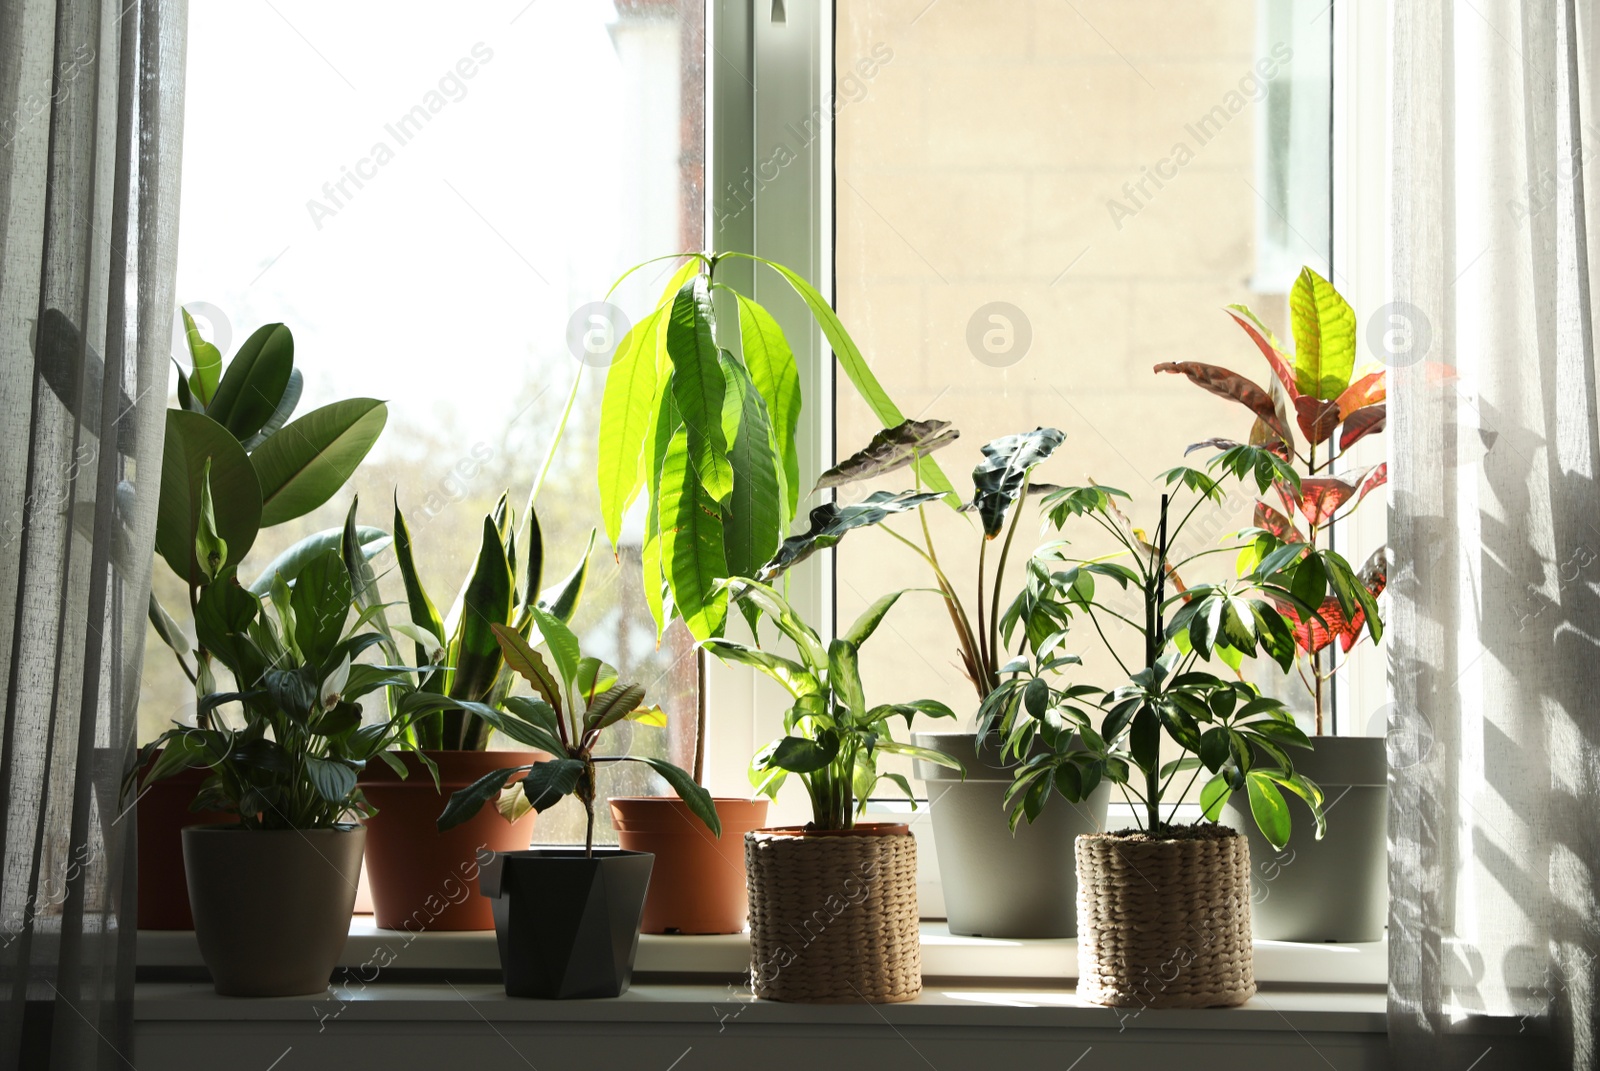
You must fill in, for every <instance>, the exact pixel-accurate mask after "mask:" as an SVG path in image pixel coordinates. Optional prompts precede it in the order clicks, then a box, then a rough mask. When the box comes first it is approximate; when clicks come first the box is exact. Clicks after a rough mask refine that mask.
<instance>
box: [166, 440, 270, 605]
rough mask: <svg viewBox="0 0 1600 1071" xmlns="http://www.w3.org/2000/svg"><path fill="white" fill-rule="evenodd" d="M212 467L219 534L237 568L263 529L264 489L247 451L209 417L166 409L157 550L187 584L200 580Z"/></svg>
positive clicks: (213, 503)
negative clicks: (198, 538)
mask: <svg viewBox="0 0 1600 1071" xmlns="http://www.w3.org/2000/svg"><path fill="white" fill-rule="evenodd" d="M207 460H209V461H210V463H211V491H212V508H213V516H214V518H215V520H216V532H217V535H219V536H221V537H222V539H223V540H224V541H225V542H226V543H227V545H228V562H229V564H233V565H237V564H238V562H239V561H240V560H242V559H243V558H244V556H245V554H246V553H247V552H248V551H249V550H250V547H251V545H252V544H254V543H255V541H256V532H257V531H258V530H259V529H260V527H261V484H260V483H258V482H257V480H256V471H255V468H254V467H253V466H252V465H251V464H250V458H249V456H248V455H247V454H246V453H245V452H244V447H242V446H240V445H239V441H238V440H237V439H235V438H234V437H233V436H232V435H230V434H229V433H228V431H227V429H225V428H224V427H222V426H221V425H220V424H218V423H217V422H216V421H214V420H212V419H211V418H210V417H208V416H204V415H202V414H200V413H189V412H185V411H183V410H182V409H168V410H167V431H166V444H165V446H164V447H163V448H162V453H161V501H160V504H159V505H158V506H157V508H156V551H157V553H159V554H160V555H161V556H162V557H163V558H165V559H166V561H167V564H168V565H170V566H172V571H173V572H175V573H177V574H178V575H179V576H180V577H183V578H184V579H185V580H196V581H198V580H199V579H200V576H201V572H200V565H199V563H198V562H196V561H195V558H194V543H195V534H196V533H197V532H198V531H199V528H200V510H201V505H202V502H201V497H202V496H201V484H202V482H203V481H204V479H205V473H206V462H207Z"/></svg>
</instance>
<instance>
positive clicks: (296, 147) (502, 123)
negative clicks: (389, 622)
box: [141, 0, 705, 840]
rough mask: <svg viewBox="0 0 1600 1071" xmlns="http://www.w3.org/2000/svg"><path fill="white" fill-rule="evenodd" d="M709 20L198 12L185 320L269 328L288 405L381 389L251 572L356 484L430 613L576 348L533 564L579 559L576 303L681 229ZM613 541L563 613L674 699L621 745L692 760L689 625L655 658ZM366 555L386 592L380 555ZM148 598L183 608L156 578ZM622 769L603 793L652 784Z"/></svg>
mask: <svg viewBox="0 0 1600 1071" xmlns="http://www.w3.org/2000/svg"><path fill="white" fill-rule="evenodd" d="M703 18H704V5H703V4H701V3H697V2H694V0H681V2H680V0H581V2H580V0H563V2H562V3H559V4H548V3H535V4H528V3H527V2H526V0H515V2H507V3H496V4H488V5H477V4H473V5H444V4H436V3H422V2H418V3H411V4H409V5H396V4H383V5H378V4H347V5H328V4H322V3H314V2H311V0H276V2H275V3H274V4H271V5H267V4H236V3H231V2H224V0H194V2H193V3H191V5H190V28H189V71H188V77H189V85H188V104H187V115H186V132H187V134H188V151H187V152H186V153H185V159H184V165H185V171H184V177H183V211H182V219H181V234H182V243H181V246H180V254H179V265H178V293H179V296H180V299H181V300H182V301H184V302H185V303H189V304H190V305H191V308H193V309H195V311H197V312H204V311H206V309H207V308H211V309H215V310H219V311H218V312H217V313H215V314H213V315H212V316H208V317H202V320H203V321H205V320H214V321H218V322H213V323H211V324H210V330H211V331H214V332H217V333H219V334H222V335H223V336H226V337H231V341H232V344H233V345H234V346H237V344H238V343H239V342H240V341H242V340H243V338H244V337H245V336H246V335H247V334H248V333H249V331H251V330H253V329H254V328H255V327H257V326H259V325H260V324H263V323H268V322H272V321H279V320H281V321H283V322H284V323H286V324H288V326H289V327H290V329H291V330H292V331H293V332H294V337H295V354H296V364H297V366H298V367H299V368H301V369H302V371H303V372H304V374H305V377H306V391H305V397H304V399H303V400H302V403H301V407H300V410H299V411H300V412H302V413H303V412H306V411H308V410H309V409H311V408H313V407H315V406H317V405H320V404H324V403H326V402H328V401H331V400H334V399H337V398H345V397H351V396H371V397H378V398H383V399H386V400H387V401H388V404H389V422H388V426H387V429H386V430H385V432H384V434H383V437H382V439H381V440H380V441H379V443H378V445H377V447H376V449H375V450H374V451H373V453H372V454H371V456H370V457H369V459H368V461H367V462H366V463H365V464H364V465H363V466H362V468H361V470H360V472H359V473H358V474H357V476H356V478H355V479H354V481H353V482H352V484H351V486H350V487H349V488H348V489H347V490H346V491H345V492H343V493H341V494H340V495H338V496H337V497H336V498H335V500H334V501H333V502H331V503H329V504H328V505H327V506H326V507H324V508H322V509H320V510H318V511H316V513H314V514H313V515H311V516H308V517H306V518H304V519H303V520H300V521H295V522H290V523H288V524H285V525H283V526H281V527H277V528H273V529H269V530H267V531H265V532H263V533H262V535H261V537H260V539H259V540H258V542H257V544H256V546H255V548H254V549H253V550H252V551H251V553H250V556H249V560H248V565H250V566H253V567H254V568H255V569H259V568H261V567H262V566H263V565H264V564H265V563H266V562H268V561H270V560H271V559H272V557H273V555H274V554H275V553H276V552H277V551H279V550H281V549H282V548H283V547H285V546H287V545H288V544H289V543H291V542H292V541H294V540H295V539H298V538H300V537H301V536H303V535H305V534H307V533H309V532H312V531H316V530H318V529H321V528H326V527H329V526H332V525H336V524H338V523H340V522H341V520H342V517H343V511H344V510H345V508H347V506H348V504H349V501H350V494H351V493H352V492H358V493H359V494H360V499H361V519H362V520H363V522H364V523H367V524H371V525H377V526H380V527H383V528H385V529H387V528H388V527H389V526H390V518H391V509H392V506H391V503H392V501H393V496H394V495H395V494H396V493H397V492H398V495H399V500H400V504H401V506H402V508H403V509H404V510H405V513H406V516H407V520H408V522H409V524H410V527H411V530H412V533H413V535H414V537H415V540H416V542H417V544H418V555H419V557H418V569H419V572H420V574H421V577H422V580H423V582H424V584H425V585H426V586H427V587H428V588H429V591H430V594H431V596H432V598H433V601H434V602H435V603H436V604H438V606H439V609H440V611H441V612H444V611H446V609H447V608H448V607H449V605H450V604H451V602H452V601H453V599H454V597H455V594H456V591H457V589H458V587H459V585H460V584H461V582H462V581H463V580H464V579H465V577H466V575H467V574H468V572H469V570H470V568H471V566H472V563H473V560H474V558H475V556H476V552H477V547H478V538H479V535H478V534H479V532H480V531H481V526H482V521H483V516H484V514H485V513H486V512H487V511H488V510H490V509H491V508H492V507H493V506H494V504H495V500H496V499H497V498H498V496H499V495H500V493H501V492H502V491H509V494H510V498H511V505H512V508H513V509H516V510H520V509H521V507H522V503H523V501H524V500H525V499H526V496H527V494H528V490H529V488H530V486H531V485H532V483H533V480H534V477H535V475H536V473H537V471H538V469H539V467H540V465H541V463H542V461H543V459H544V457H545V454H546V451H547V449H548V447H549V445H550V442H551V439H552V437H553V434H554V431H555V428H556V426H557V423H558V421H559V419H560V416H561V412H562V409H563V407H564V405H565V403H566V398H567V394H568V391H569V389H570V388H571V385H572V382H573V378H574V376H576V375H577V374H578V372H579V370H580V368H584V376H583V382H582V385H581V387H580V390H579V394H578V396H577V401H576V405H575V406H574V409H573V414H572V419H571V423H570V424H569V426H568V428H567V432H566V437H565V439H564V441H563V443H562V445H561V449H560V451H559V452H558V454H557V456H556V458H555V461H554V465H553V468H552V469H551V472H550V475H549V479H548V482H547V484H546V486H545V488H544V490H543V491H542V493H541V497H540V499H539V517H540V521H541V524H542V527H543V532H544V541H545V547H546V568H545V574H544V575H545V583H546V584H553V583H555V582H556V581H558V580H559V579H560V578H561V577H563V576H565V575H566V573H567V572H568V571H569V570H570V569H571V568H572V566H573V565H574V564H575V562H576V561H577V558H578V556H579V555H580V554H581V552H582V549H583V545H584V542H585V541H586V540H587V538H588V534H589V529H590V526H591V525H592V524H593V523H594V522H595V518H596V517H597V516H598V508H597V493H596V489H595V478H594V472H595V434H596V419H597V414H598V399H599V396H600V390H601V387H602V384H603V380H604V374H603V370H601V369H596V368H585V367H584V366H583V365H582V364H580V362H579V360H578V359H577V358H576V357H575V356H574V352H573V351H572V350H571V349H569V344H568V341H567V339H568V337H569V321H571V320H572V319H573V317H574V314H575V312H576V311H577V310H580V308H581V307H582V306H584V305H585V304H586V303H588V302H592V301H598V300H600V299H601V298H602V297H603V296H604V295H605V293H606V290H607V288H608V287H609V286H610V284H611V282H612V281H613V279H614V278H615V277H616V276H617V275H618V274H619V273H620V272H621V270H622V269H624V268H626V267H627V266H629V265H631V264H634V263H636V262H638V261H640V260H643V259H645V258H647V257H651V256H656V255H659V254H661V253H664V252H668V251H671V250H675V249H680V248H690V249H692V248H698V247H699V245H700V244H701V241H702V237H701V228H702V210H701V205H702V204H703V192H702V187H703V170H704V151H703V145H704V115H705V99H704V71H703V67H704V64H703V59H702V57H703V54H704V49H705V46H704V23H703ZM663 283H664V272H661V271H655V270H651V271H646V272H641V273H640V274H639V275H638V276H636V277H635V278H634V279H633V280H632V281H631V282H630V283H629V284H628V285H627V286H626V287H624V288H623V290H621V291H619V294H620V296H619V297H618V298H617V299H616V301H617V304H618V305H620V306H621V307H622V308H625V309H638V308H640V307H646V306H647V301H646V296H647V295H648V296H649V297H650V298H651V299H653V297H654V295H655V294H656V293H657V292H659V289H660V287H661V286H662V285H663ZM196 303H206V304H205V306H203V307H202V306H199V305H197V304H196ZM615 333H616V334H620V331H617V332H615ZM219 341H223V340H220V339H219ZM223 349H224V352H228V351H229V347H228V345H227V343H226V341H223ZM174 352H175V353H177V354H179V355H182V354H183V352H184V351H183V349H182V347H181V344H179V343H178V342H177V341H176V340H175V344H174ZM622 542H623V543H624V544H625V545H624V546H622V547H621V548H619V551H620V555H621V559H622V563H621V564H620V565H619V564H618V563H617V552H614V551H613V549H612V548H611V547H609V546H606V545H605V538H604V535H603V533H602V535H601V536H600V539H599V543H598V545H597V546H596V548H595V552H594V555H593V557H592V559H591V574H590V579H589V582H588V587H587V590H586V592H585V595H584V600H583V604H582V607H581V609H580V612H579V614H578V616H577V618H576V619H575V621H574V624H575V626H576V627H577V628H578V630H579V632H580V633H581V635H582V638H583V641H584V644H585V646H586V647H587V649H588V650H589V652H590V653H593V654H596V655H599V656H601V657H604V658H605V659H606V660H607V661H610V662H612V663H614V664H616V665H617V666H618V668H619V669H621V670H622V672H623V673H624V674H626V675H627V676H628V678H630V679H637V680H639V681H640V682H641V683H645V684H647V685H648V686H649V691H650V697H651V698H652V699H653V700H655V701H657V702H660V703H662V704H663V705H664V706H665V707H666V708H667V710H668V712H669V714H670V715H671V719H670V725H671V726H672V729H671V730H670V731H671V733H672V734H673V735H672V738H671V739H670V740H669V739H668V736H667V731H663V730H661V729H656V728H649V727H641V726H635V725H633V724H632V723H627V724H626V725H625V726H624V727H622V731H621V732H620V733H618V734H617V736H616V738H615V743H616V745H617V746H619V747H630V748H631V749H632V750H634V751H635V752H637V753H651V754H658V755H663V754H667V753H668V752H669V750H670V753H671V754H672V756H673V758H674V759H675V761H678V762H680V763H685V764H687V763H688V762H690V761H692V747H693V732H694V724H695V711H696V708H697V704H698V684H697V679H698V672H697V665H696V660H695V657H694V654H693V650H692V646H691V645H690V643H689V642H688V638H687V636H686V635H685V634H684V633H682V632H681V631H680V630H674V631H673V632H671V633H669V635H668V637H667V639H666V640H665V641H664V642H663V643H662V644H661V646H660V648H659V650H658V649H657V645H656V640H655V632H654V628H653V626H652V624H651V622H650V618H649V613H648V611H647V610H646V609H645V606H644V603H643V599H642V596H641V592H640V590H639V576H640V572H639V564H638V556H639V547H638V540H637V538H635V539H633V540H632V541H631V542H630V541H629V539H628V538H627V536H626V535H624V538H623V540H622ZM376 564H378V565H379V567H380V572H384V571H385V569H387V575H385V577H384V580H383V583H384V586H385V590H386V593H387V594H388V596H389V597H390V598H393V599H399V598H402V597H403V596H402V593H401V589H400V586H399V580H398V576H397V574H395V573H394V571H393V557H392V554H385V555H384V556H383V557H382V558H381V559H379V560H378V561H377V563H376ZM243 571H244V572H245V573H247V574H250V575H253V573H251V569H250V568H249V567H247V568H246V569H245V570H243ZM157 590H158V594H160V596H161V597H162V598H163V599H164V600H166V601H168V603H169V605H171V606H173V607H174V608H176V607H179V606H183V605H186V603H187V599H186V596H185V594H184V592H183V591H182V590H181V587H180V585H179V584H178V582H177V581H176V580H175V579H174V578H173V577H172V576H170V575H168V574H166V573H165V572H164V571H162V570H158V574H157ZM149 650H150V653H151V657H150V658H149V660H148V662H147V666H146V671H145V677H146V681H145V691H144V702H143V705H142V710H141V727H142V730H143V732H144V734H145V735H146V736H147V737H148V736H150V735H153V734H154V733H155V732H157V731H158V730H159V729H160V728H161V727H162V726H163V725H165V724H167V723H168V721H169V719H171V718H172V717H174V716H177V717H179V718H183V717H185V712H186V711H187V712H190V713H192V709H193V700H192V697H190V695H189V690H188V687H187V685H186V682H185V681H184V680H183V679H182V678H181V676H180V675H179V673H178V671H177V669H176V667H175V666H173V664H172V661H171V660H170V659H169V658H167V657H166V655H165V652H164V651H163V649H162V648H161V646H160V645H159V641H157V640H156V639H155V638H154V637H152V638H151V641H150V646H149ZM629 731H631V732H632V734H633V735H632V738H631V740H630V739H629V738H628V736H627V734H628V733H629ZM623 765H624V767H625V769H623V770H618V769H617V768H611V769H608V770H607V771H605V772H604V773H603V774H602V777H605V778H608V779H612V781H611V784H609V785H605V786H603V787H604V788H606V789H607V790H609V791H613V792H616V793H618V794H627V793H630V792H632V793H639V792H648V791H654V790H655V788H656V787H660V786H659V785H656V786H652V784H651V781H650V779H651V778H652V777H653V775H647V774H646V773H645V772H642V771H643V767H638V766H636V764H632V763H628V764H623ZM567 807H568V805H566V804H564V805H563V809H562V810H558V811H553V812H549V813H547V814H546V815H545V816H543V817H541V819H540V821H539V826H538V829H539V833H538V836H539V839H541V840H564V839H573V838H581V836H582V831H581V825H580V824H579V822H580V819H581V810H577V809H576V807H575V805H573V808H572V810H576V811H577V813H572V810H567V809H566V808H567ZM604 820H605V823H606V825H607V827H608V829H609V815H606V816H605V818H604Z"/></svg>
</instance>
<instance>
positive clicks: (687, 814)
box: [611, 796, 767, 933]
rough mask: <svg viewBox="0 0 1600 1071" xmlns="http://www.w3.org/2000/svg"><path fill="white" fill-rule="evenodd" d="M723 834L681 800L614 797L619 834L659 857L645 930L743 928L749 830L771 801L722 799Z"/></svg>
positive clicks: (613, 814) (613, 811)
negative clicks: (715, 832)
mask: <svg viewBox="0 0 1600 1071" xmlns="http://www.w3.org/2000/svg"><path fill="white" fill-rule="evenodd" d="M712 802H713V803H714V804H715V805H716V808H717V817H718V818H720V819H721V820H722V838H721V839H720V840H719V839H717V837H715V836H714V835H712V833H711V831H710V830H709V829H707V828H706V827H705V824H704V823H703V822H701V821H700V819H698V818H696V817H695V816H694V814H693V812H691V811H690V810H689V807H688V805H687V804H686V803H684V802H683V801H682V800H680V799H677V798H675V797H672V796H632V797H622V798H614V799H612V800H611V820H612V823H613V824H614V825H615V826H616V830H617V840H618V841H619V842H620V843H621V845H622V847H624V848H626V849H628V850H629V851H635V852H648V853H650V854H651V855H654V856H655V860H656V861H655V867H654V869H652V870H651V872H650V891H649V893H648V894H647V895H646V896H645V901H644V921H643V922H642V923H641V926H640V928H641V930H642V931H643V932H644V933H740V932H742V931H743V930H744V928H745V921H746V919H747V917H748V915H749V909H750V899H749V893H748V890H747V889H746V886H745V870H744V835H745V834H746V833H748V832H750V831H751V830H753V829H760V828H761V827H762V826H763V825H765V824H766V821H767V801H766V800H741V799H723V798H716V799H713V800H712Z"/></svg>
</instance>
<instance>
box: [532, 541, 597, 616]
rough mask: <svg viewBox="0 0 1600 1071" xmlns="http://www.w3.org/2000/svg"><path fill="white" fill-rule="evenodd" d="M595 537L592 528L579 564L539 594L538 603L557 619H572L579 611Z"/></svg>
mask: <svg viewBox="0 0 1600 1071" xmlns="http://www.w3.org/2000/svg"><path fill="white" fill-rule="evenodd" d="M594 537H595V531H594V529H593V528H591V529H589V542H588V543H587V544H585V545H584V548H583V556H582V557H581V558H579V559H578V564H577V565H575V566H573V567H572V572H570V573H568V574H567V575H566V577H565V578H564V579H563V580H562V581H561V583H559V584H556V585H554V586H553V587H551V588H550V590H548V591H546V592H544V593H542V594H541V595H540V596H539V599H538V605H539V606H541V607H543V608H544V609H546V610H548V611H549V612H550V614H551V616H553V617H555V618H556V619H557V620H560V621H571V620H572V615H573V614H575V613H577V611H578V600H579V599H580V598H582V597H583V585H584V583H585V582H586V581H587V580H588V577H589V555H591V554H593V553H594Z"/></svg>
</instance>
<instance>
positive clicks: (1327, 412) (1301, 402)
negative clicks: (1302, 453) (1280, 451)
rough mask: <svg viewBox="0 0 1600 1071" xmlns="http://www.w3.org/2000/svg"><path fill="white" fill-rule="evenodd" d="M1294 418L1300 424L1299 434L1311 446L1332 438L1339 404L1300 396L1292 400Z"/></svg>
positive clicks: (1307, 395) (1336, 423)
mask: <svg viewBox="0 0 1600 1071" xmlns="http://www.w3.org/2000/svg"><path fill="white" fill-rule="evenodd" d="M1294 410H1295V417H1296V419H1298V421H1299V423H1300V434H1301V435H1304V436H1305V437H1306V441H1307V442H1309V443H1310V444H1311V445H1312V446H1316V445H1318V444H1320V443H1325V442H1327V441H1328V440H1329V439H1331V438H1333V429H1334V428H1337V427H1338V426H1339V403H1338V402H1324V401H1320V400H1318V399H1316V398H1313V397H1311V395H1309V394H1302V395H1299V396H1298V397H1296V398H1295V400H1294Z"/></svg>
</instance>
